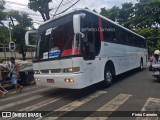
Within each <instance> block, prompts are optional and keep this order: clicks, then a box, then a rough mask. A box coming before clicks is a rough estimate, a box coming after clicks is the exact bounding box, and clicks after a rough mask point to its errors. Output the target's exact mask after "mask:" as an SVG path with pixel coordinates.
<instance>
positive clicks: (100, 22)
mask: <svg viewBox="0 0 160 120" xmlns="http://www.w3.org/2000/svg"><path fill="white" fill-rule="evenodd" d="M98 22H99V28H100V31H99V32H100V40H101V41H104V36H103V26H102V19H101V18H100V17H98Z"/></svg>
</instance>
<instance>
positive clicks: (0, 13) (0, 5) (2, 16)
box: [0, 0, 6, 25]
mask: <svg viewBox="0 0 160 120" xmlns="http://www.w3.org/2000/svg"><path fill="white" fill-rule="evenodd" d="M4 4H5V1H4V0H1V1H0V25H3V23H2V20H5V18H6V13H5V12H3V10H4V9H5V8H4Z"/></svg>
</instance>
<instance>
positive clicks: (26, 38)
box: [25, 30, 38, 47]
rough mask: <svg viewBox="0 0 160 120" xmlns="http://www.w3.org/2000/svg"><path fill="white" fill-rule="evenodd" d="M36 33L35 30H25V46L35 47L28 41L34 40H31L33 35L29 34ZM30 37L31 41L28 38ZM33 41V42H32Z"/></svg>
mask: <svg viewBox="0 0 160 120" xmlns="http://www.w3.org/2000/svg"><path fill="white" fill-rule="evenodd" d="M37 33H38V31H37V30H33V31H27V32H26V34H25V44H26V46H29V47H37V46H36V45H31V44H30V42H34V41H33V39H34V37H33V36H32V37H31V35H32V34H36V36H37ZM30 38H31V39H32V41H31V40H30ZM34 43H35V42H34Z"/></svg>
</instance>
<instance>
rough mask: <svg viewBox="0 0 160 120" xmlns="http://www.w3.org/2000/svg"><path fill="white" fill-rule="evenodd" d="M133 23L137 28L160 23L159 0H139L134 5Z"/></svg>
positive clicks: (149, 26)
mask: <svg viewBox="0 0 160 120" xmlns="http://www.w3.org/2000/svg"><path fill="white" fill-rule="evenodd" d="M134 13H135V17H134V19H133V20H134V24H135V26H136V27H137V28H138V27H140V28H142V27H143V28H152V27H153V26H157V27H158V26H159V25H160V0H139V3H137V4H136V5H135V12H134Z"/></svg>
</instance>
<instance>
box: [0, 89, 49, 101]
mask: <svg viewBox="0 0 160 120" xmlns="http://www.w3.org/2000/svg"><path fill="white" fill-rule="evenodd" d="M49 89H51V88H42V89H38V90H36V91H34V90H33V91H27V93H23V91H22V94H20V95H15V96H12V97H8V98H4V99H2V100H0V102H3V101H7V100H12V99H15V98H21V97H24V96H27V95H30V94H34V93H38V92H41V91H46V90H49Z"/></svg>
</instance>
